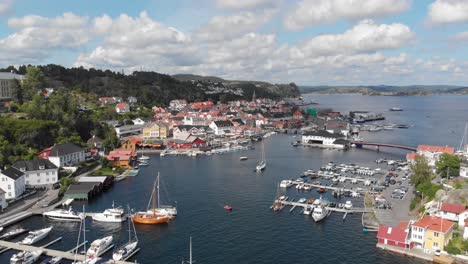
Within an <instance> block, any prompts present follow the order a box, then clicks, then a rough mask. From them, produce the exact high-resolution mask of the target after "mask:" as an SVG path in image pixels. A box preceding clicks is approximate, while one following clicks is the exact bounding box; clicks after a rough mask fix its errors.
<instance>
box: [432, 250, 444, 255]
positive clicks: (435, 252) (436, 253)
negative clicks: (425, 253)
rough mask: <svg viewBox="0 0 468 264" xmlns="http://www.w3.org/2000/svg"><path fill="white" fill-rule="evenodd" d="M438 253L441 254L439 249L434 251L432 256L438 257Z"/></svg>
mask: <svg viewBox="0 0 468 264" xmlns="http://www.w3.org/2000/svg"><path fill="white" fill-rule="evenodd" d="M440 253H442V250H440V249H436V250H435V251H434V255H436V256H440Z"/></svg>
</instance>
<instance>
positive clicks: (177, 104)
mask: <svg viewBox="0 0 468 264" xmlns="http://www.w3.org/2000/svg"><path fill="white" fill-rule="evenodd" d="M186 106H187V101H186V100H185V99H178V100H172V101H171V102H170V103H169V108H171V109H174V110H182V109H183V108H184V107H186Z"/></svg>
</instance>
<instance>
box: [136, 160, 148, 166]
mask: <svg viewBox="0 0 468 264" xmlns="http://www.w3.org/2000/svg"><path fill="white" fill-rule="evenodd" d="M148 165H149V162H148V161H139V162H138V166H140V167H141V166H148Z"/></svg>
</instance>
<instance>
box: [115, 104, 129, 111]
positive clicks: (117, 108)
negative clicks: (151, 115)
mask: <svg viewBox="0 0 468 264" xmlns="http://www.w3.org/2000/svg"><path fill="white" fill-rule="evenodd" d="M115 112H117V114H125V113H128V112H130V105H129V104H127V103H124V102H122V103H118V104H116V105H115Z"/></svg>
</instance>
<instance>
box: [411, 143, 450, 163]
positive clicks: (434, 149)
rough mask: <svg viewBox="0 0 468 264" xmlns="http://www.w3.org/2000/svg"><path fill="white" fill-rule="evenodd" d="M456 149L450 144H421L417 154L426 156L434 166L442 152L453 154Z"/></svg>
mask: <svg viewBox="0 0 468 264" xmlns="http://www.w3.org/2000/svg"><path fill="white" fill-rule="evenodd" d="M454 152H455V149H454V148H453V147H449V146H430V145H419V146H418V150H417V154H418V155H423V156H424V157H426V159H427V161H428V162H429V165H431V166H434V165H435V163H436V161H437V160H439V157H440V155H441V154H442V153H447V154H453V153H454Z"/></svg>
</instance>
